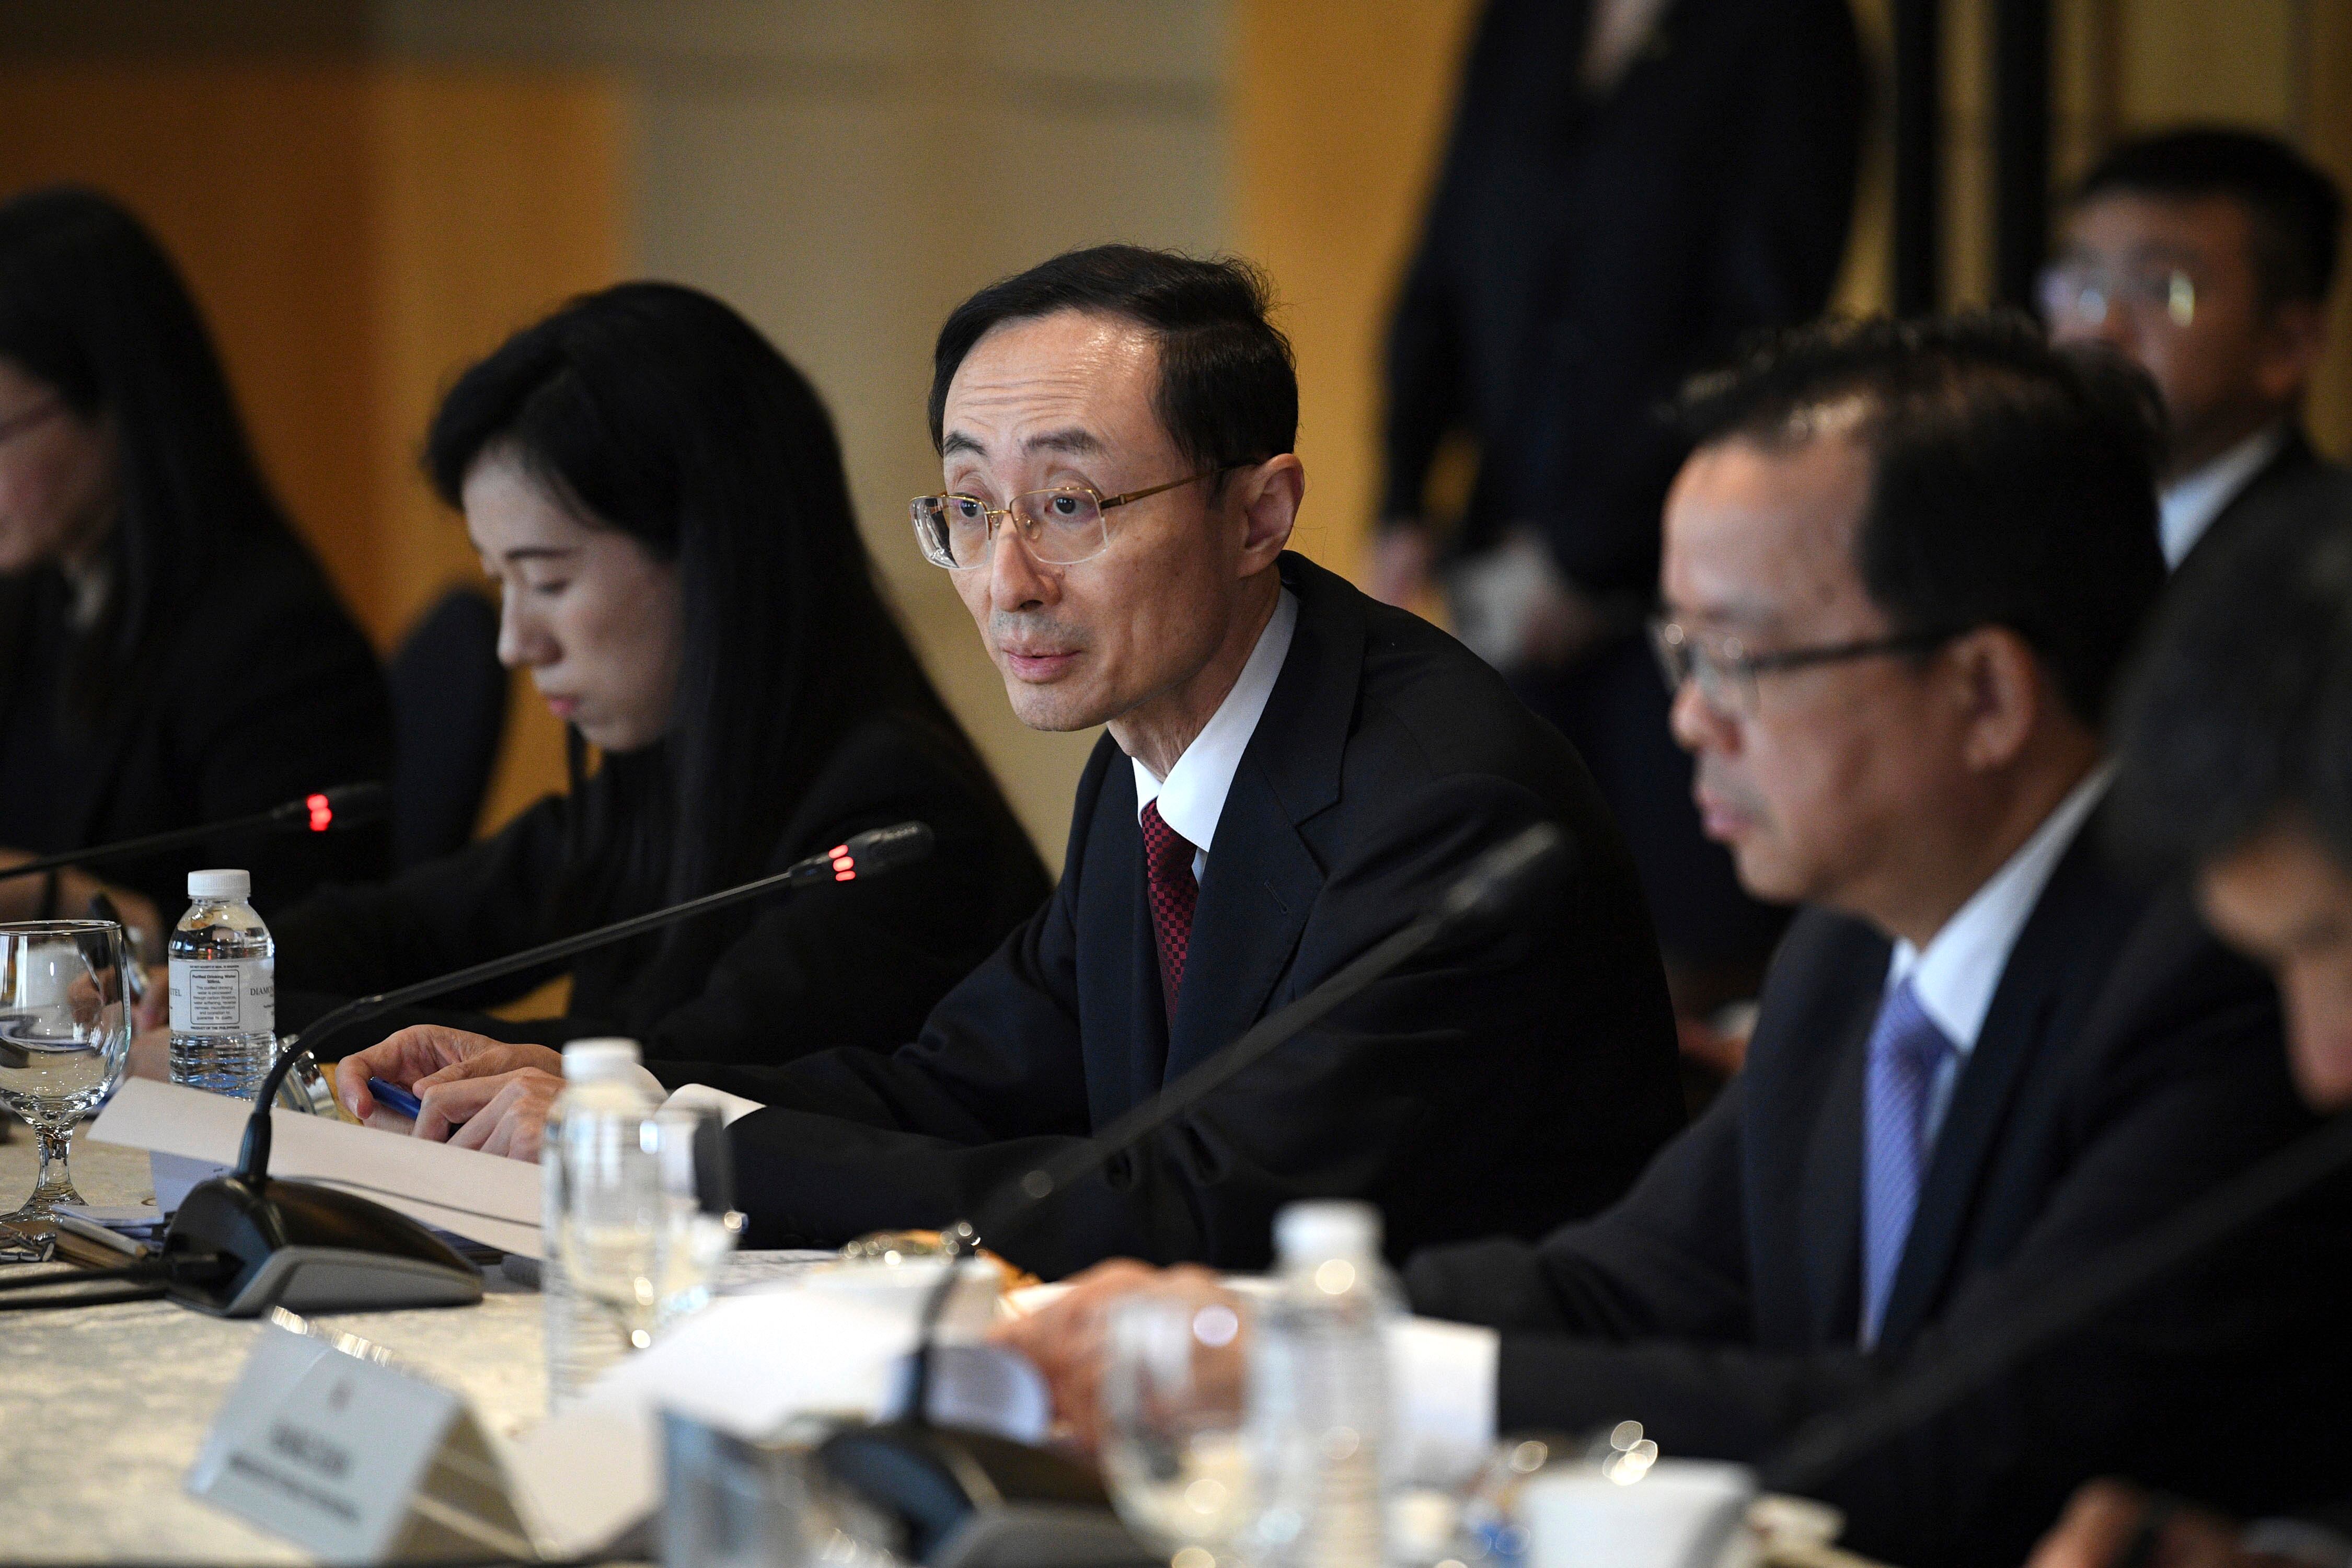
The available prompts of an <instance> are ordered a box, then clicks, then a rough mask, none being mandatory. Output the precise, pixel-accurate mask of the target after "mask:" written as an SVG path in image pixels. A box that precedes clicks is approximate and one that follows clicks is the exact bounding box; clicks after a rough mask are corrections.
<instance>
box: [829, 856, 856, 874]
mask: <svg viewBox="0 0 2352 1568" xmlns="http://www.w3.org/2000/svg"><path fill="white" fill-rule="evenodd" d="M856 867H857V862H856V861H855V860H853V859H851V858H849V857H848V856H846V855H835V857H834V858H833V868H834V869H835V870H836V871H851V870H855V869H856Z"/></svg>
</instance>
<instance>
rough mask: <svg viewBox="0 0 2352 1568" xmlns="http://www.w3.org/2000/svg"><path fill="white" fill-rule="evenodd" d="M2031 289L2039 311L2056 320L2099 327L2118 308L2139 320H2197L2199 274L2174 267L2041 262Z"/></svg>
mask: <svg viewBox="0 0 2352 1568" xmlns="http://www.w3.org/2000/svg"><path fill="white" fill-rule="evenodd" d="M2035 292H2036V294H2037V296H2038V297H2039V298H2040V300H2041V301H2042V315H2043V317H2044V318H2046V319H2047V320H2048V321H2049V322H2050V324H2051V325H2052V326H2053V327H2055V326H2086V327H2098V326H2105V324H2106V320H2107V316H2108V314H2109V313H2110V312H2111V311H2114V310H2117V309H2119V308H2120V309H2122V310H2128V311H2130V312H2131V313H2132V315H2133V316H2134V317H2135V318H2137V319H2138V320H2140V321H2155V320H2158V319H2159V318H2161V319H2163V320H2165V321H2170V322H2171V323H2172V324H2173V325H2174V326H2176V327H2187V326H2189V325H2191V324H2192V323H2194V322H2195V321H2196V320H2197V279H2194V278H2191V277H2190V276H2189V274H2188V273H2186V272H2184V271H2182V270H2181V269H2180V268H2178V267H2162V268H2158V267H2143V268H2127V269H2126V270H2124V271H2120V272H2116V271H2110V270H2109V269H2107V268H2104V267H2096V266H2093V265H2092V264H2090V263H2088V262H2083V261H2061V262H2058V263H2056V264H2054V265H2053V266H2050V267H2046V268H2042V276H2041V278H2040V279H2039V280H2038V281H2037V284H2036V288H2035Z"/></svg>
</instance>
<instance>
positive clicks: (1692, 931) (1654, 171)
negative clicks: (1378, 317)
mask: <svg viewBox="0 0 2352 1568" xmlns="http://www.w3.org/2000/svg"><path fill="white" fill-rule="evenodd" d="M1863 100H1864V79H1863V71H1862V64H1861V59H1860V55H1859V50H1858V47H1857V44H1856V39H1855V35H1854V26H1853V17H1852V16H1851V15H1850V14H1849V10H1848V6H1847V0H1671V3H1669V0H1567V3H1563V0H1492V3H1491V4H1490V5H1488V7H1487V9H1486V15H1485V16H1484V18H1483V20H1482V21H1481V23H1480V25H1479V27H1478V31H1477V35H1476V38H1475V43H1474V45H1473V47H1472V50H1471V53H1470V58H1469V65H1468V68H1467V70H1466V72H1465V76H1464V79H1463V84H1462V90H1461V99H1460V108H1459V110H1458V112H1457V115H1456V118H1455V121H1454V132H1453V138H1452V142H1451V145H1450V147H1449V148H1448V151H1447V153H1446V158H1445V163H1444V169H1443V171H1442V173H1441V174H1440V176H1439V179H1438V184H1437V189H1436V193H1435V195H1434V197H1433V200H1432V202H1431V205H1430V208H1429V214H1428V218H1427V221H1426V225H1425V227H1424V230H1423V239H1422V242H1421V247H1420V250H1419V253H1418V254H1417V255H1416V256H1415V257H1414V258H1413V260H1412V267H1411V269H1410V270H1409V271H1408V273H1407V275H1406V278H1405V281H1404V287H1403V291H1402V296H1401V297H1400V299H1399V300H1398V303H1397V308H1396V316H1395V320H1394V321H1393V322H1392V324H1391V329H1390V337H1389V351H1388V369H1387V384H1388V398H1387V426H1386V432H1385V446H1386V468H1387V477H1386V480H1385V487H1384V499H1383V500H1382V503H1381V504H1382V507H1383V509H1384V520H1383V523H1382V526H1381V532H1380V534H1379V536H1378V540H1377V542H1376V544H1375V547H1374V553H1373V558H1372V572H1371V578H1370V585H1371V591H1372V592H1373V593H1374V594H1375V595H1377V596H1379V597H1381V598H1383V599H1386V600H1388V601H1389V602H1390V603H1391V604H1397V605H1408V606H1411V605H1414V604H1416V603H1418V602H1421V601H1422V600H1423V596H1424V595H1426V594H1427V593H1428V592H1429V590H1430V589H1431V588H1432V586H1433V584H1434V583H1435V582H1437V581H1440V580H1442V581H1443V583H1444V586H1445V588H1446V591H1447V595H1448V598H1449V600H1450V603H1451V608H1452V613H1453V622H1454V627H1455V629H1456V631H1457V633H1458V634H1459V635H1460V636H1461V637H1462V638H1463V640H1464V641H1465V642H1466V643H1468V644H1469V645H1470V647H1472V648H1473V649H1475V651H1476V652H1478V653H1479V654H1480V655H1481V656H1483V657H1484V658H1486V660H1487V661H1488V662H1489V663H1491V664H1493V665H1494V666H1495V667H1496V668H1498V669H1500V670H1502V671H1503V672H1504V673H1505V674H1506V675H1507V676H1509V677H1510V678H1511V679H1512V682H1513V685H1514V687H1515V689H1517V691H1518V693H1519V695H1520V696H1521V697H1522V698H1523V699H1524V700H1526V701H1527V702H1528V705H1529V706H1530V707H1532V708H1534V709H1535V710H1536V711H1537V712H1538V713H1540V714H1542V715H1543V716H1544V717H1545V718H1547V719H1549V720H1550V721H1552V722H1554V723H1555V724H1557V725H1559V728H1560V729H1561V730H1562V731H1564V732H1565V733H1566V734H1567V736H1568V738H1569V739H1570V741H1572V742H1575V745H1576V748H1577V750H1578V751H1579V752H1580V753H1581V754H1582V755H1583V757H1584V760H1585V763H1586V764H1587V765H1588V766H1590V767H1591V770H1592V773H1593V777H1594V779H1595V780H1596V781H1597V782H1598V783H1599V784H1600V785H1601V795H1602V796H1603V797H1604V798H1605V799H1606V800H1607V801H1608V803H1609V807H1610V810H1611V812H1612V814H1613V815H1614V816H1616V818H1617V822H1618V825H1619V826H1620V827H1621V828H1622V830H1623V832H1624V834H1625V836H1626V839H1627V842H1628V843H1629V844H1630V845H1631V847H1632V848H1633V858H1634V863H1635V865H1636V866H1637V867H1638V868H1639V869H1640V872H1641V878H1642V889H1643V895H1644V896H1645V897H1646V898H1647V900H1649V905H1650V910H1651V914H1652V917H1653V919H1654V921H1655V922H1656V925H1657V929H1658V939H1659V942H1660V944H1661V946H1662V947H1663V948H1664V953H1665V958H1666V965H1667V982H1668V984H1669V986H1670V987H1671V988H1672V990H1673V992H1674V994H1675V1005H1676V1011H1677V1013H1678V1014H1679V1015H1680V1016H1681V1018H1682V1019H1683V1024H1684V1029H1683V1035H1684V1042H1685V1048H1686V1049H1687V1050H1690V1051H1692V1052H1693V1053H1694V1054H1695V1055H1696V1056H1698V1057H1700V1058H1702V1059H1706V1060H1708V1061H1710V1062H1712V1064H1713V1065H1714V1066H1716V1067H1717V1068H1727V1067H1729V1066H1732V1065H1735V1064H1736V1062H1737V1059H1738V1057H1737V1039H1736V1037H1733V1038H1723V1037H1717V1035H1716V1034H1715V1033H1714V1032H1713V1031H1711V1030H1709V1029H1708V1028H1707V1027H1706V1026H1705V1023H1704V1020H1706V1019H1707V1018H1709V1017H1710V1016H1713V1015H1714V1014H1716V1012H1717V1010H1718V1009H1719V1008H1721V1007H1722V1006H1723V1005H1725V1004H1727V1003H1729V1002H1733V1001H1737V1000H1739V999H1741V998H1745V997H1749V996H1753V995H1754V994H1756V986H1757V984H1758V982H1759V979H1760V977H1761V975H1762V972H1763V964H1764V960H1765V959H1766V957H1767V956H1768V955H1769V953H1770V952H1771V950H1772V944H1773V942H1775V941H1776V940H1777V939H1778V937H1779V935H1780V929H1781V926H1782V925H1783V924H1784V923H1785V921H1786V918H1787V917H1786V914H1785V912H1784V911H1782V910H1778V909H1774V908H1771V907H1769V906H1767V905H1764V904H1762V903H1759V901H1757V900H1754V899H1753V898H1751V897H1749V896H1748V894H1746V893H1745V892H1743V891H1742V890H1741V889H1740V887H1739V885H1738V881H1737V879H1735V877H1734V876H1733V874H1732V868H1731V862H1730V859H1729V858H1728V857H1727V855H1726V854H1725V853H1724V852H1723V850H1722V849H1721V848H1720V847H1718V846H1716V845H1714V844H1710V843H1708V842H1707V841H1706V838H1705V837H1703V836H1702V835H1701V833H1700V831H1699V825H1698V817H1697V815H1696V811H1695V810H1694V808H1693V806H1692V804H1691V800H1690V782H1691V769H1690V762H1689V759H1688V758H1686V757H1685V756H1684V755H1683V753H1682V752H1680V751H1678V750H1677V749H1676V748H1675V744H1674V741H1673V739H1672V738H1671V737H1670V736H1669V735H1668V734H1667V732H1666V701H1667V692H1666V689H1665V687H1664V685H1663V684H1662V683H1661V681H1660V679H1659V675H1658V670H1657V668H1656V666H1655V665H1654V664H1653V663H1652V661H1651V658H1650V656H1649V654H1648V652H1647V651H1646V650H1645V649H1644V648H1643V646H1642V638H1641V622H1642V617H1643V615H1644V614H1645V613H1646V612H1647V611H1648V609H1649V607H1650V604H1651V596H1652V595H1653V593H1654V588H1655V584H1656V579H1657V565H1658V509H1659V507H1660V505H1661V504H1662V503H1663V502H1664V500H1665V494H1666V485H1667V481H1668V480H1670V479H1672V478H1673V477H1674V472H1675V464H1676V462H1677V461H1678V460H1679V459H1680V457H1681V453H1680V451H1679V450H1678V449H1677V445H1676V441H1675V437H1674V434H1673V433H1672V431H1671V430H1670V429H1668V428H1667V426H1665V424H1664V422H1662V421H1660V420H1659V419H1657V418H1656V416H1655V413H1654V411H1655V409H1656V407H1657V405H1659V404H1661V403H1663V402H1664V401H1665V400H1666V399H1668V398H1669V397H1671V395H1673V393H1674V391H1675V387H1676V386H1677V385H1679V384H1680V383H1681V382H1682V380H1683V378H1684V377H1685V376H1687V375H1689V374H1692V373H1694V372H1696V371H1697V370H1699V369H1701V368H1703V367H1705V366H1706V365H1709V364H1714V363H1719V362H1721V361H1722V360H1723V359H1724V358H1725V357H1726V356H1727V355H1728V354H1729V353H1730V352H1731V350H1732V349H1733V347H1734V346H1735V345H1736V343H1737V342H1738V340H1739V339H1740V338H1741V337H1742V336H1743V335H1744V334H1746V333H1747V332H1748V331H1752V330H1754V329H1757V328H1760V327H1768V326H1779V325H1787V324H1792V323H1795V322H1800V321H1808V320H1810V319H1811V318H1812V317H1813V316H1815V315H1818V314H1819V313H1820V312H1821V310H1822V307H1823V305H1824V304H1826V303H1827V301H1828V300H1829V297H1830V289H1831V287H1832V283H1833V282H1834V281H1835V279H1836V277H1837V271H1838V266H1839V263H1840V261H1841V259H1842V258H1843V256H1844V253H1845V240H1846V231H1847V228H1848V225H1849V221H1850V214H1851V211H1852V207H1853V193H1854V182H1855V176H1856V169H1857V158H1858V147H1859V140H1860V135H1861V123H1862V113H1863ZM1449 437H1466V438H1467V444H1468V445H1469V446H1470V447H1474V448H1475V453H1476V479H1475V484H1474V486H1473V487H1472V488H1471V490H1470V493H1469V497H1468V500H1467V504H1466V510H1465V512H1464V515H1463V519H1462V526H1461V528H1460V530H1459V531H1458V533H1457V534H1455V535H1454V537H1452V538H1451V539H1448V540H1444V541H1442V542H1441V540H1440V538H1439V534H1438V531H1437V528H1436V525H1435V521H1434V519H1433V517H1432V515H1431V509H1432V507H1433V504H1435V505H1439V506H1443V504H1444V503H1443V502H1442V501H1437V500H1435V498H1433V494H1432V492H1433V489H1434V488H1441V487H1433V484H1432V470H1433V468H1434V467H1435V466H1437V464H1438V460H1439V458H1438V455H1439V453H1440V450H1441V448H1442V447H1444V446H1445V445H1446V444H1447V442H1448V438H1449Z"/></svg>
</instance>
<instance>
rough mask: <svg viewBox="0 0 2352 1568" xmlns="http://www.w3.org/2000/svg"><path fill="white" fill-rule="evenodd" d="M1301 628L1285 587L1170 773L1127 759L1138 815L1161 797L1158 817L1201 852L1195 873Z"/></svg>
mask: <svg viewBox="0 0 2352 1568" xmlns="http://www.w3.org/2000/svg"><path fill="white" fill-rule="evenodd" d="M1297 629H1298V600H1297V596H1296V595H1293V594H1292V593H1291V591H1290V590H1289V589H1287V588H1285V589H1284V590H1283V591H1282V597H1281V598H1280V599H1279V600H1278V601H1276V604H1275V606H1274V615H1273V617H1272V618H1271V619H1269V620H1268V621H1267V622H1266V623H1265V630H1264V631H1262V632H1260V633H1258V634H1257V646H1256V647H1254V648H1252V649H1250V656H1249V662H1248V663H1246V664H1244V665H1243V666H1242V672H1241V675H1240V677H1239V678H1238V679H1235V680H1234V689H1232V690H1231V691H1228V692H1226V693H1225V700H1223V702H1220V703H1218V704H1217V710H1216V711H1215V712H1214V713H1212V714H1211V715H1209V721H1208V722H1207V723H1206V724H1204V725H1202V727H1201V732H1200V733H1199V734H1198V735H1195V736H1193V737H1192V744H1191V745H1189V746H1187V747H1185V748H1184V754H1183V755H1182V756H1180V757H1178V758H1177V759H1176V765H1175V766H1174V767H1172V768H1170V769H1169V770H1168V776H1167V777H1166V778H1164V779H1163V778H1161V777H1160V776H1159V775H1158V774H1157V773H1153V772H1152V771H1151V770H1150V768H1147V767H1145V766H1144V765H1143V764H1142V763H1140V762H1138V761H1136V760H1135V759H1134V758H1129V762H1130V763H1132V764H1133V765H1134V768H1135V811H1136V815H1137V816H1139V817H1140V816H1142V815H1143V808H1144V807H1145V806H1147V805H1150V804H1151V803H1152V802H1153V801H1155V800H1157V801H1158V802H1159V803H1160V821H1162V822H1165V823H1166V824H1167V825H1168V826H1171V827H1172V828H1174V829H1175V830H1176V831H1177V832H1178V833H1179V834H1181V836H1182V837H1184V839H1185V840H1186V842H1188V843H1190V844H1191V845H1192V847H1193V848H1194V849H1195V850H1197V851H1198V852H1199V853H1198V854H1197V855H1196V856H1195V857H1194V859H1195V870H1196V872H1197V870H1198V865H1199V862H1201V861H1202V860H1203V859H1205V858H1206V857H1207V855H1208V853H1209V841H1210V840H1211V839H1213V838H1214V837H1216V834H1217V818H1219V817H1220V816H1223V815H1224V814H1225V796H1226V795H1228V794H1230V793H1232V790H1233V787H1234V773H1235V772H1236V771H1238V770H1239V769H1240V767H1241V765H1242V753H1243V752H1244V751H1247V750H1248V749H1249V742H1250V737H1251V736H1252V735H1254V734H1255V733H1256V732H1257V721H1258V718H1259V716H1260V715H1261V714H1263V713H1264V712H1265V702H1266V699H1267V698H1269V697H1271V696H1273V695H1274V682H1275V678H1276V676H1279V675H1280V674H1281V673H1282V661H1283V660H1284V659H1285V658H1288V657H1289V655H1290V635H1291V633H1293V632H1294V631H1296V630H1297Z"/></svg>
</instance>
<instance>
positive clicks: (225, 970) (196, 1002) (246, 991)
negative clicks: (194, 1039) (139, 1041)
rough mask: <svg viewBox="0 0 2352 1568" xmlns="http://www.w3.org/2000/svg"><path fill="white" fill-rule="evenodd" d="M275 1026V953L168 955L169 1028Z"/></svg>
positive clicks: (267, 1029)
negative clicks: (270, 955) (268, 955)
mask: <svg viewBox="0 0 2352 1568" xmlns="http://www.w3.org/2000/svg"><path fill="white" fill-rule="evenodd" d="M277 1029H278V961H277V959H275V958H175V959H173V960H172V1031H173V1033H174V1034H180V1035H267V1034H275V1033H276V1032H277Z"/></svg>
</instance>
